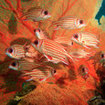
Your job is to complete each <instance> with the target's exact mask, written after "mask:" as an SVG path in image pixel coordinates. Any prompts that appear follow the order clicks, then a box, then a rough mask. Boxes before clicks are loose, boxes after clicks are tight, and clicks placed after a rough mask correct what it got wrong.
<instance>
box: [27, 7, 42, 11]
mask: <svg viewBox="0 0 105 105" xmlns="http://www.w3.org/2000/svg"><path fill="white" fill-rule="evenodd" d="M35 9H41V8H40V7H31V8H29V9H28V10H27V12H31V11H33V10H35Z"/></svg>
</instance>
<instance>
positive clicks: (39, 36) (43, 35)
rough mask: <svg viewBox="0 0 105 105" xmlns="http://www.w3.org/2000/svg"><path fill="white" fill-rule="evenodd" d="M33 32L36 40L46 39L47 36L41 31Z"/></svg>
mask: <svg viewBox="0 0 105 105" xmlns="http://www.w3.org/2000/svg"><path fill="white" fill-rule="evenodd" d="M34 32H35V34H36V36H37V38H38V39H48V37H47V35H46V34H45V33H44V32H43V31H42V30H41V29H39V28H38V29H35V30H34Z"/></svg>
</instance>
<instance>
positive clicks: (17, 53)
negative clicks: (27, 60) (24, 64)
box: [6, 44, 25, 59]
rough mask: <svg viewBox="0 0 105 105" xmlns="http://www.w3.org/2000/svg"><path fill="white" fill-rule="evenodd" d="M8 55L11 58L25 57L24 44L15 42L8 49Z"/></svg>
mask: <svg viewBox="0 0 105 105" xmlns="http://www.w3.org/2000/svg"><path fill="white" fill-rule="evenodd" d="M6 55H8V56H9V57H11V58H15V59H21V58H24V57H25V49H24V46H23V45H18V44H14V45H12V46H10V47H9V48H7V49H6Z"/></svg>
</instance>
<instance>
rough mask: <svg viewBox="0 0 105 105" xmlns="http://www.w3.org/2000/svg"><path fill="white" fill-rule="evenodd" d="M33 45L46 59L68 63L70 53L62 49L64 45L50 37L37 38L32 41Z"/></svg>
mask: <svg viewBox="0 0 105 105" xmlns="http://www.w3.org/2000/svg"><path fill="white" fill-rule="evenodd" d="M32 45H33V47H35V49H37V50H38V51H39V52H40V53H42V54H43V55H44V56H45V57H46V58H47V59H48V61H51V62H53V63H58V62H63V63H65V64H67V65H68V59H67V58H70V59H72V57H71V55H70V54H69V53H68V52H67V51H66V50H65V49H64V46H62V45H60V44H59V43H57V42H55V41H53V40H50V39H42V40H41V39H38V40H35V41H34V42H33V43H32Z"/></svg>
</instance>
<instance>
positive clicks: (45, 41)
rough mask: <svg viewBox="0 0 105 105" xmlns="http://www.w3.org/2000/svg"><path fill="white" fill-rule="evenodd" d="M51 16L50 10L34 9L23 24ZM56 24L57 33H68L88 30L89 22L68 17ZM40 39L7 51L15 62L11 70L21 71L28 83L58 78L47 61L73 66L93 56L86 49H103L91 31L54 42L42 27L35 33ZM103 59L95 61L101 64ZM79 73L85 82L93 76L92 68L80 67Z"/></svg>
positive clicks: (27, 14)
mask: <svg viewBox="0 0 105 105" xmlns="http://www.w3.org/2000/svg"><path fill="white" fill-rule="evenodd" d="M50 17H51V14H50V13H49V11H48V10H45V9H42V8H35V7H34V8H31V9H29V10H27V11H26V12H25V13H23V15H22V17H21V18H22V19H23V21H26V20H29V21H30V20H32V21H34V22H40V21H42V20H43V21H44V20H45V19H48V18H50ZM52 24H53V25H54V26H56V28H54V30H58V29H60V28H62V29H65V30H70V31H71V30H75V29H79V28H84V27H85V26H86V22H85V21H84V20H83V19H80V18H78V17H75V16H74V17H73V16H66V17H62V18H59V19H58V20H56V21H53V22H52ZM33 31H34V33H35V35H36V37H37V39H35V40H34V41H32V42H31V44H28V45H27V44H24V45H19V44H14V45H11V46H10V47H9V48H7V49H6V50H5V54H6V55H7V56H9V57H10V58H13V59H14V60H13V61H12V62H10V65H9V69H12V70H16V71H21V72H22V75H21V76H22V77H24V76H27V77H28V79H27V81H30V80H35V81H40V82H42V81H45V80H46V79H47V78H50V77H53V76H54V75H56V69H55V68H53V67H49V66H48V65H47V64H46V62H51V63H53V64H58V63H62V64H65V65H67V66H68V65H70V63H74V64H75V62H76V59H78V60H77V61H79V60H80V59H82V58H87V57H88V58H89V59H91V58H92V59H93V58H95V55H94V57H91V52H87V51H86V50H84V49H83V48H85V49H88V50H89V49H92V48H99V43H100V41H99V39H98V38H97V37H96V35H95V34H93V33H89V32H84V31H81V32H78V33H74V34H73V35H71V38H67V37H66V36H61V37H56V38H55V39H51V38H50V37H48V35H47V34H46V33H45V32H44V31H43V30H41V29H40V28H37V29H34V30H33ZM74 43H75V44H77V45H78V46H80V47H81V48H78V47H77V48H75V49H73V50H71V49H72V47H73V45H74ZM99 60H100V62H102V61H103V62H105V54H103V55H102V54H101V55H100V59H99ZM99 60H97V59H96V60H95V63H96V62H99ZM78 71H79V74H80V75H81V77H82V78H84V79H85V80H86V79H87V78H88V77H89V68H88V67H86V66H85V65H80V66H79V68H78Z"/></svg>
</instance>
